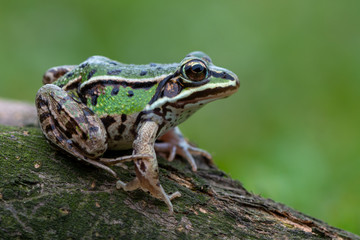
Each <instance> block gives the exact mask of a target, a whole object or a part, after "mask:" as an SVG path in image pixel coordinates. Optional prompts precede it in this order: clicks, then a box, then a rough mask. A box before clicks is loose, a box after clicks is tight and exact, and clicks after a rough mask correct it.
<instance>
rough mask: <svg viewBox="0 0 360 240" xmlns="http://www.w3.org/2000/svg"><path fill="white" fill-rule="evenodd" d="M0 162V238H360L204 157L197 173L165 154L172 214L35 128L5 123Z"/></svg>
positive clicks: (127, 175) (123, 173)
mask: <svg viewBox="0 0 360 240" xmlns="http://www.w3.org/2000/svg"><path fill="white" fill-rule="evenodd" d="M2 104H4V103H2ZM5 105H6V104H5ZM0 106H1V105H0ZM30 108H32V109H33V107H30ZM33 110H34V109H33ZM0 116H2V115H1V113H0ZM33 116H35V115H33ZM25 119H27V120H29V117H28V118H25ZM1 121H2V120H1V119H0V122H1ZM32 122H33V123H34V121H32ZM21 124H22V125H27V122H25V124H24V123H21ZM0 163H1V168H0V177H1V181H0V239H10V238H20V239H27V238H29V239H35V238H36V239H38V238H40V239H41V238H45V239H59V238H61V239H64V238H72V239H82V238H85V239H93V238H94V239H95V238H100V239H111V238H112V239H134V238H135V239H139V238H143V239H147V238H150V239H178V238H182V239H249V238H254V239H360V237H359V236H356V235H354V234H352V233H349V232H346V231H343V230H340V229H337V228H334V227H330V226H328V225H327V224H326V223H324V222H322V221H319V220H317V219H314V218H311V217H309V216H306V215H305V214H303V213H300V212H297V211H295V210H293V209H291V208H289V207H287V206H285V205H283V204H280V203H276V202H274V201H272V200H270V199H264V198H262V197H260V196H257V195H254V194H251V193H249V192H248V191H247V190H246V189H244V188H243V186H242V185H241V183H239V182H237V181H234V180H232V179H231V178H230V177H229V176H228V175H226V174H225V173H224V172H222V171H221V170H219V169H218V168H216V167H213V166H209V165H207V164H206V163H205V161H203V160H202V159H197V164H198V165H199V170H198V172H196V173H194V172H192V171H191V169H190V167H189V165H188V164H187V163H185V161H183V160H182V159H175V160H174V161H173V162H167V161H165V160H163V159H162V158H160V159H159V165H160V175H161V179H160V180H161V182H162V184H163V186H164V188H165V190H166V191H167V192H168V193H171V192H174V191H176V190H179V191H180V192H181V193H182V197H180V198H177V199H176V200H173V205H174V211H175V214H174V215H173V216H170V215H169V214H168V210H167V206H166V205H165V204H164V203H163V202H161V201H158V200H156V199H154V198H152V197H150V196H149V195H148V194H147V193H144V192H142V191H134V192H124V191H121V190H116V189H115V179H113V178H112V177H111V176H110V175H107V173H105V172H104V171H102V170H100V169H96V168H93V167H91V166H88V165H85V164H83V163H81V162H78V161H76V160H74V159H72V158H69V157H68V156H65V155H63V154H62V153H60V152H58V151H57V150H55V149H54V148H52V147H50V145H49V144H48V143H47V142H46V141H45V139H44V137H43V136H42V133H41V132H40V130H39V129H38V128H36V127H25V128H21V127H6V126H0ZM128 166H129V170H124V169H122V168H114V170H116V171H117V173H118V174H119V176H120V178H121V179H123V180H124V181H129V180H130V179H132V178H133V177H134V172H133V167H132V163H129V165H128Z"/></svg>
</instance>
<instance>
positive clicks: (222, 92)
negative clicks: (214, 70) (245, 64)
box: [176, 81, 239, 106]
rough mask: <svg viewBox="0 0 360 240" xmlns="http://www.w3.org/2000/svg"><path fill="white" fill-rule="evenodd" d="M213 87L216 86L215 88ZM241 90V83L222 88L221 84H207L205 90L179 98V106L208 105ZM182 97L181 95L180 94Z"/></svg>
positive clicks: (237, 82)
mask: <svg viewBox="0 0 360 240" xmlns="http://www.w3.org/2000/svg"><path fill="white" fill-rule="evenodd" d="M211 85H214V86H213V87H212V86H211ZM238 88H239V81H236V84H235V85H225V86H221V85H219V84H207V87H206V88H205V89H204V90H200V89H199V90H200V91H196V92H193V93H191V94H190V95H188V96H183V98H181V96H179V99H178V100H177V101H176V103H177V105H178V106H185V105H187V104H199V105H202V104H206V103H208V102H212V101H214V100H217V99H221V98H226V97H228V96H230V95H232V94H233V93H235V92H236V91H237V90H238ZM179 95H181V94H179Z"/></svg>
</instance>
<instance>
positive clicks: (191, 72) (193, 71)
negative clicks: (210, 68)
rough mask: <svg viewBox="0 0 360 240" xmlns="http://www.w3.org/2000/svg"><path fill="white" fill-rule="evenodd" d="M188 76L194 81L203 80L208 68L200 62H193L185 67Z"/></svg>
mask: <svg viewBox="0 0 360 240" xmlns="http://www.w3.org/2000/svg"><path fill="white" fill-rule="evenodd" d="M185 73H186V76H187V77H188V78H189V79H190V80H192V81H201V80H203V79H204V78H205V77H206V69H205V67H204V66H203V65H202V64H200V63H192V64H189V65H188V66H186V67H185Z"/></svg>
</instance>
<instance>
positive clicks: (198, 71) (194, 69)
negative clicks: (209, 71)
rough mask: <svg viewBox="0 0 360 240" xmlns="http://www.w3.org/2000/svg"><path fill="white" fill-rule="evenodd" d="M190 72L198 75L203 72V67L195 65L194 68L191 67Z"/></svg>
mask: <svg viewBox="0 0 360 240" xmlns="http://www.w3.org/2000/svg"><path fill="white" fill-rule="evenodd" d="M191 70H192V71H193V72H195V73H200V72H202V71H204V67H203V66H202V65H200V64H195V65H194V66H192V67H191Z"/></svg>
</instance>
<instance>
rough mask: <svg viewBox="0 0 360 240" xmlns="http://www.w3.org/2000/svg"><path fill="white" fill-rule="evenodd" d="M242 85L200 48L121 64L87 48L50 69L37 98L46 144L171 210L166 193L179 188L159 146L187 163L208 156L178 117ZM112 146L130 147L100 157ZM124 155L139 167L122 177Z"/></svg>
mask: <svg viewBox="0 0 360 240" xmlns="http://www.w3.org/2000/svg"><path fill="white" fill-rule="evenodd" d="M239 86H240V82H239V79H238V77H237V75H236V74H234V73H233V72H231V71H230V70H227V69H225V68H221V67H218V66H216V65H214V64H213V62H212V60H211V58H210V57H209V56H208V55H206V54H205V53H203V52H200V51H195V52H191V53H189V54H187V55H186V56H185V58H183V59H182V60H181V61H180V62H179V63H169V64H160V63H149V64H143V65H136V64H124V63H121V62H118V61H115V60H111V59H109V58H107V57H103V56H92V57H89V58H88V59H86V60H85V61H84V62H82V63H80V64H79V65H63V66H57V67H52V68H50V69H49V70H47V71H46V73H45V74H44V76H43V86H42V87H41V88H40V89H39V90H38V92H37V94H36V99H35V104H36V109H37V115H38V120H39V123H40V127H41V130H42V132H43V134H44V136H45V137H46V139H47V140H48V141H49V142H50V144H52V145H55V146H56V147H57V148H59V149H61V150H62V151H64V152H65V153H67V154H68V155H69V156H71V157H72V158H75V159H77V160H80V161H83V162H86V163H88V164H90V165H93V166H95V167H97V168H100V169H103V170H105V171H106V172H108V173H109V174H110V175H112V176H113V177H115V178H116V179H117V181H116V188H118V189H123V190H125V191H133V190H136V189H141V190H143V191H144V192H148V193H150V195H151V196H153V197H155V198H157V199H160V200H162V201H163V202H165V203H166V205H167V206H168V209H169V212H170V213H171V214H173V212H174V210H173V205H172V202H171V201H172V200H173V199H174V198H177V197H180V196H181V193H180V192H179V191H176V192H174V193H172V194H167V193H166V192H165V190H164V188H163V186H162V185H161V183H160V179H159V166H158V162H157V154H165V156H166V158H167V160H169V161H172V160H173V159H174V158H175V156H176V155H179V156H180V157H182V158H184V159H186V160H187V161H188V163H189V164H190V166H191V169H192V171H197V164H196V162H195V160H194V156H202V157H204V158H205V159H208V160H210V161H212V157H211V155H210V154H209V153H208V152H207V151H205V150H202V149H200V148H197V147H195V146H194V145H193V144H191V143H190V142H189V141H188V140H187V139H186V138H185V137H184V136H183V134H182V133H181V131H180V129H179V128H178V125H179V124H181V123H182V122H184V121H185V120H186V119H188V118H189V117H190V116H191V115H192V114H193V113H194V112H196V111H197V110H198V109H200V108H201V107H202V106H204V105H205V104H207V103H209V102H212V101H214V100H217V99H222V98H225V97H228V96H230V95H232V94H233V93H235V92H236V91H237V90H238V88H239ZM110 150H116V151H117V150H130V151H132V154H130V155H127V156H116V157H113V158H111V157H104V154H105V152H107V151H110ZM125 162H133V163H134V169H135V175H136V177H135V178H134V179H133V180H131V181H129V182H127V183H125V182H123V181H122V180H121V179H119V178H118V175H117V173H116V172H115V171H114V170H113V166H122V167H126V164H124V163H125ZM124 165H125V166H124Z"/></svg>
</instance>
